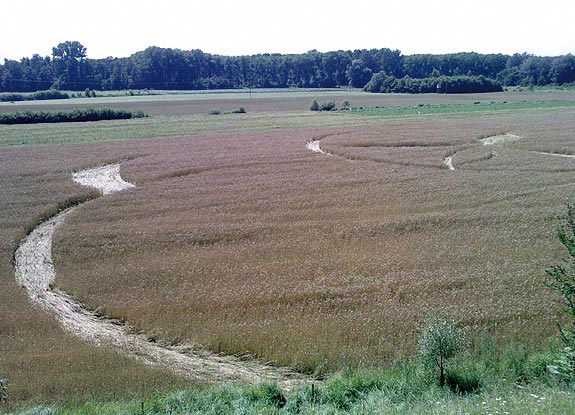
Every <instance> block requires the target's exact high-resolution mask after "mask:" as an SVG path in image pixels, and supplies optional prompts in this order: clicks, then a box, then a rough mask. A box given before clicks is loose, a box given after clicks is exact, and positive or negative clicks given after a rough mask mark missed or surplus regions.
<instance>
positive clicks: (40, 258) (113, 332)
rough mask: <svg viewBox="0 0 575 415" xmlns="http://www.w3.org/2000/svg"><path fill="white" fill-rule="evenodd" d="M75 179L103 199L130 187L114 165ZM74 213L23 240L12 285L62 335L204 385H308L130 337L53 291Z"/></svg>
mask: <svg viewBox="0 0 575 415" xmlns="http://www.w3.org/2000/svg"><path fill="white" fill-rule="evenodd" d="M73 179H74V181H76V182H78V183H81V184H83V185H86V186H91V187H96V188H98V189H100V191H101V192H102V193H103V194H104V195H106V194H110V193H113V192H117V191H121V190H123V189H127V188H130V187H134V185H133V184H131V183H127V182H125V181H124V180H122V178H121V177H120V166H119V165H118V164H114V165H109V166H103V167H98V168H95V169H89V170H84V171H81V172H77V173H74V174H73ZM77 208H78V206H76V207H73V208H70V209H67V210H65V211H63V212H61V213H59V214H58V215H56V216H54V217H52V218H51V219H49V220H47V221H45V222H43V223H42V224H40V225H39V226H38V227H36V228H35V229H34V230H33V231H32V232H31V233H30V234H29V235H28V236H27V237H26V238H24V240H23V241H22V243H21V244H20V247H19V248H18V249H17V251H16V253H15V275H16V281H17V282H18V284H19V285H20V286H22V287H24V288H25V289H26V292H27V293H28V296H29V297H30V299H31V300H32V302H34V303H35V304H37V305H39V306H40V307H42V308H43V309H44V310H46V311H47V312H49V313H50V314H52V315H54V316H55V318H56V319H57V320H58V321H59V323H60V325H61V326H62V327H63V328H64V329H66V330H67V331H69V332H71V333H73V334H75V335H77V336H79V337H81V338H82V339H83V340H85V341H87V342H90V343H92V344H94V345H107V346H112V347H114V348H117V349H118V350H119V351H121V352H123V353H126V354H128V355H129V356H131V357H132V358H134V359H136V360H139V361H141V362H143V363H146V364H150V365H156V366H162V367H165V368H167V369H169V370H172V371H173V372H175V373H177V374H179V375H183V376H185V377H188V378H191V379H196V380H200V381H202V382H222V381H237V382H242V383H254V382H260V381H276V382H277V383H278V385H279V386H280V387H281V388H282V389H285V390H289V389H291V388H292V387H293V386H295V385H298V384H301V383H303V382H304V381H309V380H311V379H309V378H307V377H305V376H304V375H302V374H299V373H296V372H294V371H292V370H290V369H289V368H281V367H274V366H271V365H265V364H262V363H259V362H257V361H253V360H249V361H246V360H242V359H239V358H237V357H234V356H222V355H217V354H214V353H210V352H207V351H201V352H180V351H178V350H177V348H176V347H167V346H161V345H159V344H157V343H154V342H151V341H149V340H148V338H147V336H146V335H145V334H134V333H130V331H129V329H128V328H127V327H125V326H124V325H122V324H121V323H120V322H118V321H115V320H111V319H106V318H101V317H99V316H97V315H95V314H94V313H92V312H91V311H89V310H87V309H86V308H85V307H84V306H83V305H82V304H80V303H79V302H78V301H76V300H74V299H73V298H72V297H70V296H69V295H67V294H66V293H64V292H62V291H59V290H56V289H52V288H51V284H52V282H53V281H54V277H55V275H56V274H55V270H54V266H53V264H52V235H53V233H54V231H55V229H56V228H57V227H58V226H60V225H62V223H63V222H64V221H65V219H66V217H67V216H68V215H70V214H71V213H72V212H73V211H74V210H75V209H77Z"/></svg>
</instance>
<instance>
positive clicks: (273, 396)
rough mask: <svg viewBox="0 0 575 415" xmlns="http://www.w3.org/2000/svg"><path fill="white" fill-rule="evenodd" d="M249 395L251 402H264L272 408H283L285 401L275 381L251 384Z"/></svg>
mask: <svg viewBox="0 0 575 415" xmlns="http://www.w3.org/2000/svg"><path fill="white" fill-rule="evenodd" d="M249 395H250V396H249V397H250V399H251V400H252V401H253V402H264V403H265V404H267V405H269V406H271V407H274V408H283V407H284V406H285V404H286V402H287V401H286V398H285V396H284V394H283V392H282V390H281V389H280V388H279V387H278V385H277V384H276V383H260V384H258V385H256V386H253V387H252V388H251V389H250V391H249Z"/></svg>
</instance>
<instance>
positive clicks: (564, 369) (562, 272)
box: [545, 202, 575, 381]
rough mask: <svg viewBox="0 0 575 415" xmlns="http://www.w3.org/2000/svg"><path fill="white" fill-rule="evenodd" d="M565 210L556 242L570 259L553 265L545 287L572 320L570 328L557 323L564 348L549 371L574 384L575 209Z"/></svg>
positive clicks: (568, 208)
mask: <svg viewBox="0 0 575 415" xmlns="http://www.w3.org/2000/svg"><path fill="white" fill-rule="evenodd" d="M566 207H567V212H566V213H565V214H564V215H563V216H562V217H560V219H562V220H563V221H564V222H563V224H562V225H561V226H560V227H559V229H557V238H558V239H559V242H561V244H562V245H563V247H564V248H565V250H566V251H567V254H568V256H567V258H566V259H564V260H563V264H558V265H553V266H552V267H551V268H549V269H547V270H546V271H545V272H546V273H547V275H548V277H549V280H548V281H546V285H547V286H548V287H549V288H551V289H553V290H555V291H557V292H559V293H560V294H561V296H562V297H563V305H564V306H565V311H566V312H567V314H568V315H569V317H570V322H569V326H570V327H569V328H564V327H561V325H560V324H559V323H557V327H558V328H559V333H560V334H561V340H562V341H563V346H564V348H563V351H562V352H561V353H560V354H559V356H558V358H557V359H556V361H555V362H554V363H555V364H554V365H552V366H550V367H549V369H550V371H551V372H552V373H554V374H556V375H558V376H559V377H561V378H563V379H565V380H569V381H573V380H575V205H573V204H571V203H569V202H567V203H566Z"/></svg>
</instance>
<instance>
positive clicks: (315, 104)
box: [309, 99, 319, 111]
mask: <svg viewBox="0 0 575 415" xmlns="http://www.w3.org/2000/svg"><path fill="white" fill-rule="evenodd" d="M309 109H310V111H319V102H317V99H314V100H313V101H312V102H311V104H309Z"/></svg>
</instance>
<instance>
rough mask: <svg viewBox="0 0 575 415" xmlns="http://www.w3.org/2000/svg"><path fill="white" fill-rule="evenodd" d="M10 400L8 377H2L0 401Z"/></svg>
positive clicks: (0, 379)
mask: <svg viewBox="0 0 575 415" xmlns="http://www.w3.org/2000/svg"><path fill="white" fill-rule="evenodd" d="M7 401H8V379H3V378H0V402H2V403H6V402H7Z"/></svg>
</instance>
